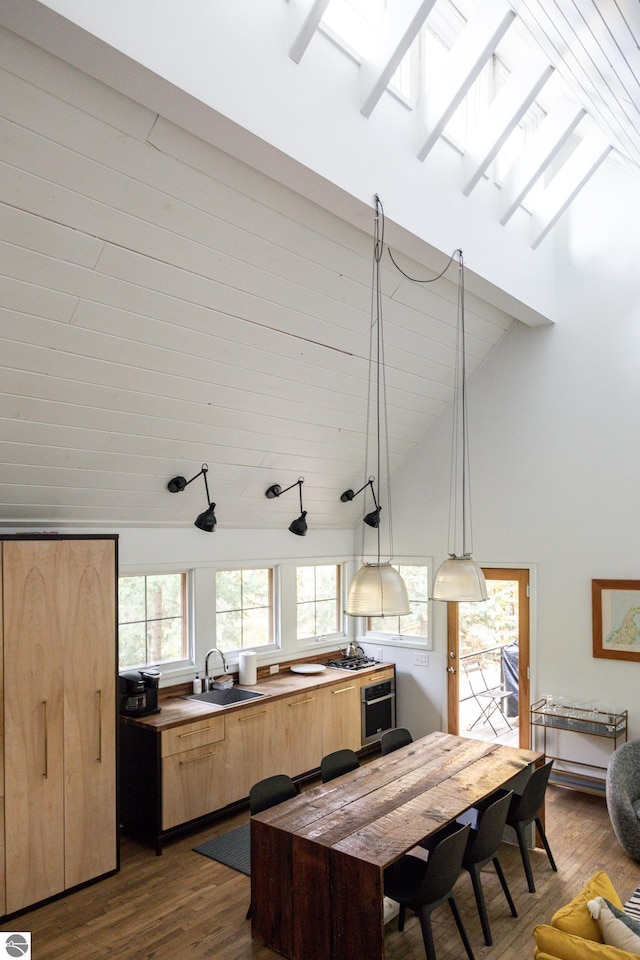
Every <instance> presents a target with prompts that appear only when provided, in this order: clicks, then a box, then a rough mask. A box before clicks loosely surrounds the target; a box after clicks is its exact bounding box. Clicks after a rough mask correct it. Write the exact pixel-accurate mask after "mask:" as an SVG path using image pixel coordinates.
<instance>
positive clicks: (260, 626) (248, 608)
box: [216, 568, 273, 653]
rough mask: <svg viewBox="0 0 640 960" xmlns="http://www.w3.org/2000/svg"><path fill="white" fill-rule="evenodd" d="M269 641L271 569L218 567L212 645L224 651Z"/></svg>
mask: <svg viewBox="0 0 640 960" xmlns="http://www.w3.org/2000/svg"><path fill="white" fill-rule="evenodd" d="M271 643H273V570H272V569H271V568H269V569H265V570H218V571H217V573H216V646H217V647H218V649H219V650H222V651H223V652H224V653H230V652H232V651H234V650H246V649H248V648H251V649H254V648H255V647H264V646H267V645H269V644H271Z"/></svg>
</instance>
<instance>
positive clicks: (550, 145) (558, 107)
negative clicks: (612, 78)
mask: <svg viewBox="0 0 640 960" xmlns="http://www.w3.org/2000/svg"><path fill="white" fill-rule="evenodd" d="M585 114H586V111H585V110H583V108H582V107H578V106H576V104H574V103H571V102H569V101H566V100H559V101H557V103H555V104H554V106H553V107H552V109H551V110H550V111H549V113H548V114H547V116H546V117H545V119H544V120H543V121H542V123H541V124H540V127H539V128H538V130H536V132H535V134H534V136H533V138H532V141H531V144H530V146H529V148H528V149H527V150H526V151H525V153H523V154H522V156H521V157H520V158H519V159H518V160H517V161H516V162H515V163H514V164H513V166H512V167H511V169H510V170H509V172H508V173H507V175H506V177H505V178H504V180H503V181H502V194H501V214H500V223H501V224H502V225H503V226H504V225H505V223H507V222H508V221H509V220H510V219H511V217H512V216H513V214H514V213H515V212H516V210H517V209H518V207H519V205H520V204H521V203H522V201H523V200H524V198H525V197H526V196H527V194H528V193H529V191H530V190H531V188H532V187H533V185H534V183H536V181H537V180H538V179H539V178H540V177H541V176H542V174H543V173H544V172H545V170H546V169H547V168H548V167H549V165H550V164H551V163H552V161H553V160H554V158H555V157H556V156H557V155H558V153H559V152H560V149H561V148H562V147H563V145H564V144H565V143H566V142H567V140H568V139H569V137H570V136H571V134H572V133H573V131H574V130H575V129H576V127H577V126H578V124H579V123H580V121H581V120H582V119H583V117H584V116H585Z"/></svg>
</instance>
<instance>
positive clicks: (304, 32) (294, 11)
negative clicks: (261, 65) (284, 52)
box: [288, 0, 329, 63]
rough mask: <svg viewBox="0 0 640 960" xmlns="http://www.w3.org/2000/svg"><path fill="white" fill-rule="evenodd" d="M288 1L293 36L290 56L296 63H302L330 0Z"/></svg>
mask: <svg viewBox="0 0 640 960" xmlns="http://www.w3.org/2000/svg"><path fill="white" fill-rule="evenodd" d="M288 3H289V32H290V35H291V38H292V40H291V46H290V47H289V56H290V57H291V59H292V60H293V61H294V62H295V63H300V61H301V60H302V58H303V56H304V54H305V51H306V49H307V47H308V46H309V44H310V43H311V40H312V39H313V35H314V33H315V32H316V30H317V29H318V26H319V24H320V21H321V20H322V17H323V16H324V12H325V10H326V9H327V7H328V6H329V0H288Z"/></svg>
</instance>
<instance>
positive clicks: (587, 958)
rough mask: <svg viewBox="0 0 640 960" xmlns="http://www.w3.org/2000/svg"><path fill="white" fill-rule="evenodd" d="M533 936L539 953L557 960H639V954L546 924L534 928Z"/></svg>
mask: <svg viewBox="0 0 640 960" xmlns="http://www.w3.org/2000/svg"><path fill="white" fill-rule="evenodd" d="M533 936H534V939H535V941H536V947H537V950H538V953H540V954H544V955H545V956H550V957H555V960H638V954H637V953H628V952H627V951H626V950H619V949H618V948H617V947H607V946H605V945H604V944H603V943H593V942H592V941H591V940H583V939H582V937H576V936H574V935H573V934H571V933H565V932H564V931H563V930H558V929H557V928H556V927H549V926H547V925H546V924H543V925H540V926H537V927H534V929H533Z"/></svg>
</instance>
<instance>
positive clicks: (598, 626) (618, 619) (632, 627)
mask: <svg viewBox="0 0 640 960" xmlns="http://www.w3.org/2000/svg"><path fill="white" fill-rule="evenodd" d="M591 601H592V611H593V655H594V657H606V658H608V659H610V660H640V580H592V581H591Z"/></svg>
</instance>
